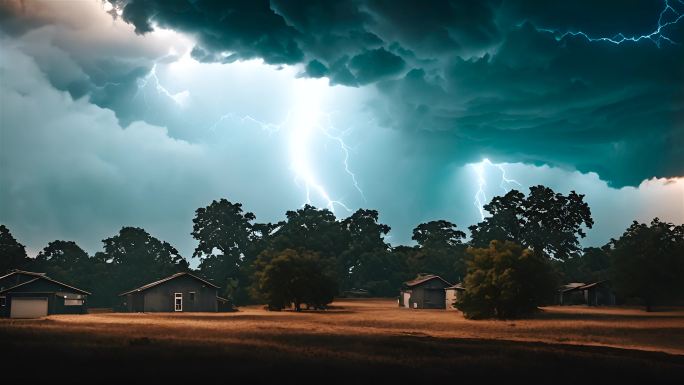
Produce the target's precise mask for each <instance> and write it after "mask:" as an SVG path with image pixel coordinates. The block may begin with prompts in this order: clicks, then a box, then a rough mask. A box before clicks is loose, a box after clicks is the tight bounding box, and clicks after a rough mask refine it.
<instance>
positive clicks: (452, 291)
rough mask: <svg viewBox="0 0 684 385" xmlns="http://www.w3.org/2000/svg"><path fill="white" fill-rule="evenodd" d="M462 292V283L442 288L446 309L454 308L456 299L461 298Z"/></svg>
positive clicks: (463, 289)
mask: <svg viewBox="0 0 684 385" xmlns="http://www.w3.org/2000/svg"><path fill="white" fill-rule="evenodd" d="M464 292H465V287H463V284H462V283H457V284H455V285H451V286H449V287H447V288H446V289H444V294H445V298H446V300H445V303H444V306H445V307H446V309H447V310H455V309H456V306H455V304H456V301H458V300H459V299H460V298H461V296H462V295H463V293H464Z"/></svg>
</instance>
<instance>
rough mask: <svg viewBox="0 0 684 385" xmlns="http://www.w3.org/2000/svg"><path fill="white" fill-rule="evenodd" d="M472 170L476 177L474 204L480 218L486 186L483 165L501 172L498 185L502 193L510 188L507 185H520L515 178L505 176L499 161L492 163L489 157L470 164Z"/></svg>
mask: <svg viewBox="0 0 684 385" xmlns="http://www.w3.org/2000/svg"><path fill="white" fill-rule="evenodd" d="M472 166H473V170H474V171H475V175H476V177H477V180H476V182H477V191H476V192H475V196H474V202H473V203H474V205H475V207H476V208H477V210H478V211H479V213H480V217H481V218H482V220H484V218H485V211H484V205H485V204H487V194H486V193H485V188H486V187H487V179H486V177H485V166H486V167H488V168H496V169H498V170H499V172H500V173H501V176H500V178H501V182H500V183H499V187H501V189H502V190H503V192H504V194H505V193H507V192H508V191H509V190H510V189H509V188H508V186H511V185H517V186H522V185H521V184H520V183H519V182H518V181H517V180H515V179H510V178H508V177H507V176H506V169H505V168H504V166H503V165H502V164H500V163H492V162H491V161H490V160H489V159H487V158H484V159H482V161H480V162H479V163H475V164H473V165H472Z"/></svg>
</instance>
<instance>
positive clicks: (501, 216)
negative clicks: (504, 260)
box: [469, 185, 594, 260]
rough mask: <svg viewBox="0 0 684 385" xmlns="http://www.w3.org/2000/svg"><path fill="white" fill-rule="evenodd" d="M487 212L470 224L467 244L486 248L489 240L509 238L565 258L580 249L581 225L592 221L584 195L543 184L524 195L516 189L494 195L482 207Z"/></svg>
mask: <svg viewBox="0 0 684 385" xmlns="http://www.w3.org/2000/svg"><path fill="white" fill-rule="evenodd" d="M484 209H485V210H486V211H487V212H489V213H490V214H491V215H490V216H489V217H487V218H485V219H484V220H483V221H482V222H480V223H478V224H477V225H473V226H470V227H469V229H470V232H471V236H472V240H471V245H472V246H474V247H486V246H487V245H488V244H489V242H491V241H493V240H500V241H513V242H515V243H518V244H520V245H522V246H523V247H525V248H529V249H530V250H532V251H533V252H534V253H535V254H537V255H540V256H542V255H543V256H547V257H552V258H554V259H560V260H566V259H568V258H570V257H571V256H573V255H575V254H576V253H578V252H579V251H580V250H581V248H580V244H579V240H578V238H577V237H578V236H579V237H581V238H584V237H585V233H584V230H583V229H582V226H585V227H587V228H591V227H592V226H593V224H594V221H593V219H592V218H591V210H590V209H589V205H587V203H586V202H584V195H582V194H577V193H575V192H574V191H571V192H570V194H568V195H567V196H566V195H563V194H560V193H555V192H554V191H553V190H552V189H550V188H548V187H545V186H541V185H540V186H533V187H530V194H529V195H528V196H527V197H525V195H524V194H523V193H521V192H520V191H517V190H512V191H509V192H508V193H507V194H506V195H504V196H502V197H501V196H497V197H494V198H493V199H492V201H491V202H490V203H488V204H486V205H485V206H484Z"/></svg>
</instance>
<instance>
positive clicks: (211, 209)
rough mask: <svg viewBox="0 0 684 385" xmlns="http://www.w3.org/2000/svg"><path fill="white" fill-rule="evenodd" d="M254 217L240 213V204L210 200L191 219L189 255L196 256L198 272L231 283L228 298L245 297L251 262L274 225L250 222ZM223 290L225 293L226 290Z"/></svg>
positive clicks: (242, 300) (241, 300) (263, 246)
mask: <svg viewBox="0 0 684 385" xmlns="http://www.w3.org/2000/svg"><path fill="white" fill-rule="evenodd" d="M255 220H256V216H255V215H254V214H253V213H251V212H244V211H243V210H242V204H241V203H232V202H230V201H228V200H227V199H223V198H222V199H220V200H218V201H216V200H214V201H212V202H211V204H209V205H208V206H207V207H200V208H198V209H197V210H196V211H195V217H194V218H193V220H192V222H193V229H192V233H191V234H192V236H193V237H194V238H195V239H196V240H197V241H198V242H199V243H198V244H197V247H196V248H195V252H194V254H193V256H194V257H198V258H200V264H199V271H200V273H201V275H203V276H205V277H207V278H209V279H211V280H213V281H214V282H221V283H226V282H231V288H230V289H229V288H226V290H227V292H228V291H230V295H231V299H233V300H235V301H236V302H237V303H245V302H247V301H248V300H249V298H248V293H247V290H246V288H247V287H248V286H249V283H250V278H251V266H250V265H251V263H252V262H253V260H254V259H255V258H256V256H257V255H258V253H259V252H260V251H261V249H263V248H265V245H262V241H263V240H264V239H266V238H267V237H268V236H269V235H270V233H271V232H272V230H273V227H274V226H275V225H271V224H260V223H254V221H255ZM227 292H226V293H227Z"/></svg>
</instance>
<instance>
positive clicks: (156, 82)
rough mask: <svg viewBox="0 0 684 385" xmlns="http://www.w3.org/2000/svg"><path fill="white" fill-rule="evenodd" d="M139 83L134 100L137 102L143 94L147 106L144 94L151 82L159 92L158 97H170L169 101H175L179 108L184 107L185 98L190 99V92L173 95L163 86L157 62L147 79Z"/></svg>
mask: <svg viewBox="0 0 684 385" xmlns="http://www.w3.org/2000/svg"><path fill="white" fill-rule="evenodd" d="M137 82H138V90H137V91H136V93H135V96H133V99H134V100H135V99H136V98H137V97H138V95H139V94H140V93H141V92H142V93H143V99H144V100H145V105H147V95H146V94H145V93H144V90H145V89H146V88H147V85H148V84H149V83H150V82H152V84H153V85H154V88H155V90H156V91H157V94H158V95H164V96H166V97H168V98H169V99H171V100H173V101H174V103H176V104H177V105H178V106H179V107H182V106H183V103H184V101H185V98H187V97H188V91H181V92H179V93H176V94H173V93H171V92H170V91H169V90H168V89H166V87H164V86H163V85H162V84H161V82H160V81H159V77H158V76H157V63H156V62H155V63H154V65H153V66H152V69H151V70H150V72H149V73H148V74H147V75H145V77H143V78H140V79H138V81H137Z"/></svg>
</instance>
